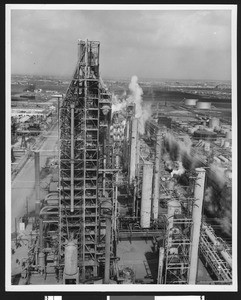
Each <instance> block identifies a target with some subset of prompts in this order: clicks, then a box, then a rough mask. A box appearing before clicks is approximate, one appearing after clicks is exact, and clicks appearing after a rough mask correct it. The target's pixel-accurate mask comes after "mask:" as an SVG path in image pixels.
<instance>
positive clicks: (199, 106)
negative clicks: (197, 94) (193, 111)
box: [196, 101, 211, 109]
mask: <svg viewBox="0 0 241 300" xmlns="http://www.w3.org/2000/svg"><path fill="white" fill-rule="evenodd" d="M196 107H197V109H211V102H199V101H198V102H197V105H196Z"/></svg>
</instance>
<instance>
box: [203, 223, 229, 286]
mask: <svg viewBox="0 0 241 300" xmlns="http://www.w3.org/2000/svg"><path fill="white" fill-rule="evenodd" d="M206 226H207V225H206ZM208 230H209V231H211V233H212V235H213V236H214V237H215V238H216V241H218V240H219V238H217V237H216V235H215V233H214V231H213V230H212V228H211V226H208ZM223 246H225V242H222V245H221V247H222V248H223ZM219 248H220V246H218V245H215V244H214V243H213V242H212V241H211V240H210V238H209V236H208V234H207V233H206V230H204V228H202V230H201V236H200V254H201V258H202V260H203V261H204V262H205V264H206V265H207V266H209V267H210V268H211V270H212V272H213V274H215V276H216V277H217V279H218V282H219V284H220V282H221V283H222V284H225V283H226V284H232V269H231V268H230V266H229V264H228V263H227V262H226V261H225V260H224V258H223V257H222V255H221V253H220V252H221V251H220V249H219ZM221 250H222V249H221ZM225 251H227V253H228V250H225ZM230 257H231V256H230Z"/></svg>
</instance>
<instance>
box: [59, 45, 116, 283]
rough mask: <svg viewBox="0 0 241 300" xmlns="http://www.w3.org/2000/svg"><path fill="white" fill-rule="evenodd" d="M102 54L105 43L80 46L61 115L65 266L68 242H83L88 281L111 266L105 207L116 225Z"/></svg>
mask: <svg viewBox="0 0 241 300" xmlns="http://www.w3.org/2000/svg"><path fill="white" fill-rule="evenodd" d="M99 49H100V43H99V42H96V41H88V40H87V41H82V40H79V41H78V63H77V66H76V69H75V72H74V75H73V78H72V80H71V82H70V85H69V88H68V90H67V93H66V97H65V99H64V100H63V103H62V105H61V107H60V113H59V118H60V119H59V124H60V125H59V131H60V149H59V199H60V200H59V265H63V263H64V250H65V245H66V241H70V240H75V241H76V240H77V247H78V267H79V270H80V275H81V278H82V281H84V280H86V279H88V278H91V277H93V276H97V275H98V274H100V272H101V263H102V264H103V265H104V262H105V247H106V245H105V240H106V239H105V233H106V215H105V214H103V208H104V207H105V211H104V212H106V210H107V211H108V213H109V215H110V218H111V222H114V218H113V217H112V210H113V199H114V190H115V189H114V187H113V180H114V173H113V166H112V161H114V159H113V149H112V146H111V145H110V142H109V134H108V132H109V125H110V121H111V95H110V94H109V93H108V92H107V89H106V88H105V86H104V84H103V82H102V80H101V78H100V74H99ZM108 224H109V221H108ZM112 228H114V227H113V226H112ZM111 235H112V237H111V239H110V240H111V241H112V240H113V231H111ZM108 240H109V238H108ZM112 246H113V245H112V243H111V244H110V247H109V248H110V255H112V254H113V253H112V249H113V247H112ZM107 249H108V248H107ZM102 271H103V270H102Z"/></svg>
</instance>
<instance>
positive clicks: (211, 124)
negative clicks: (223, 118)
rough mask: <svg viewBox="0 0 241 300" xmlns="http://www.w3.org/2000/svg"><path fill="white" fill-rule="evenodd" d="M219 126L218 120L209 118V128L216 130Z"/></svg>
mask: <svg viewBox="0 0 241 300" xmlns="http://www.w3.org/2000/svg"><path fill="white" fill-rule="evenodd" d="M219 126H220V122H219V118H215V117H213V118H211V119H210V120H209V127H210V128H216V127H219Z"/></svg>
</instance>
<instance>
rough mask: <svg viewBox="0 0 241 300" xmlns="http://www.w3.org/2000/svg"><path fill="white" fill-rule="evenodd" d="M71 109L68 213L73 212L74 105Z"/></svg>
mask: <svg viewBox="0 0 241 300" xmlns="http://www.w3.org/2000/svg"><path fill="white" fill-rule="evenodd" d="M70 108H71V131H70V136H71V156H70V164H71V165H70V168H71V169H70V180H71V182H70V211H71V212H74V104H71V105H70Z"/></svg>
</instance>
